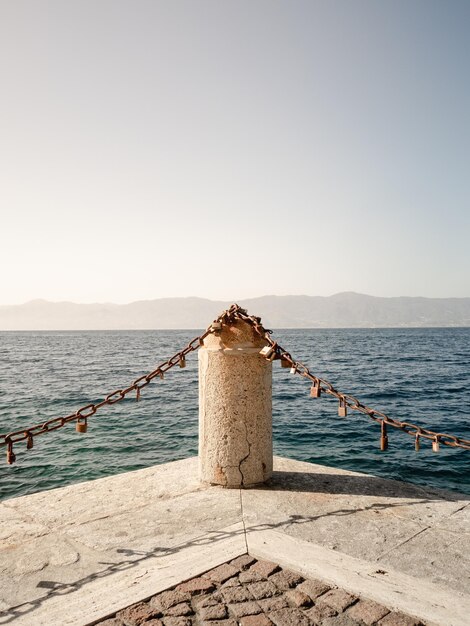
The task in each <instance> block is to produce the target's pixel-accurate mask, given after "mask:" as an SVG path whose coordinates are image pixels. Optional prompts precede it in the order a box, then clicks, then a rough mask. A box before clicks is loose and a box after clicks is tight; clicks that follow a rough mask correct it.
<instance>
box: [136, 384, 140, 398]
mask: <svg viewBox="0 0 470 626" xmlns="http://www.w3.org/2000/svg"><path fill="white" fill-rule="evenodd" d="M139 400H140V387H137V389H136V390H135V401H136V402H138V401H139Z"/></svg>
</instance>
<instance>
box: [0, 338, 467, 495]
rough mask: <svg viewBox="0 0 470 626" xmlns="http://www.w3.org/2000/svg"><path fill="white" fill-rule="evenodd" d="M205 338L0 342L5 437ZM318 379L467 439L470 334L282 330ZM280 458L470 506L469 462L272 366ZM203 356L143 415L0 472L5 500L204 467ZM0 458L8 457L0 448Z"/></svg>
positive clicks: (42, 439)
mask: <svg viewBox="0 0 470 626" xmlns="http://www.w3.org/2000/svg"><path fill="white" fill-rule="evenodd" d="M197 334H199V331H197V330H195V331H190V330H181V331H168V330H156V331H107V332H101V331H94V332H0V432H2V433H5V432H8V431H12V430H16V429H20V428H26V427H27V426H30V425H33V424H38V423H41V422H43V421H45V420H47V419H50V418H52V417H57V416H65V415H68V414H70V413H72V412H74V411H75V410H76V409H77V408H79V407H81V406H82V405H84V404H87V403H90V402H98V401H100V400H101V399H103V397H104V396H105V395H107V394H108V393H110V392H111V391H114V390H115V389H117V388H123V387H126V386H127V385H128V384H130V383H131V382H132V381H133V380H134V379H135V378H137V377H138V376H139V375H141V374H145V373H147V372H148V371H150V370H152V369H154V368H155V366H156V365H158V364H159V363H160V362H161V361H163V360H165V359H166V358H167V357H169V356H171V355H172V354H173V353H175V352H176V351H178V350H179V349H181V348H182V347H184V346H185V345H186V344H187V343H188V341H189V340H190V339H191V338H193V337H194V336H196V335H197ZM274 336H275V338H276V340H278V341H279V343H281V345H282V346H283V347H284V348H286V349H287V350H289V351H290V352H291V353H292V355H293V357H294V358H296V359H297V360H301V361H303V362H305V364H306V365H308V367H309V368H310V370H311V371H312V373H314V374H315V375H317V376H321V377H323V378H326V379H328V380H329V381H331V382H332V383H333V384H334V385H335V386H336V387H337V388H338V389H339V390H341V391H343V392H348V393H351V394H353V395H356V396H357V397H358V398H359V399H360V400H361V401H362V402H364V403H366V404H368V405H370V406H372V407H373V408H376V409H378V410H381V411H384V412H386V413H388V414H389V415H390V416H391V417H395V418H398V419H400V420H406V421H412V422H415V423H418V424H420V425H422V426H425V427H429V428H431V429H433V430H437V431H440V432H449V433H453V434H457V435H459V436H462V437H464V438H466V439H470V329H469V328H442V329H441V328H429V329H326V330H324V329H322V330H318V329H315V330H277V331H275V332H274ZM273 372H274V377H273V423H274V426H273V427H274V449H275V453H276V454H278V455H282V456H287V457H291V458H294V459H299V460H302V461H310V462H314V463H321V464H325V465H331V466H334V467H340V468H345V469H350V470H356V471H360V472H367V473H371V474H375V475H377V476H383V477H387V478H394V479H398V480H405V481H409V482H413V483H417V484H421V485H427V486H432V487H439V488H444V489H450V490H456V491H460V492H463V493H466V494H470V451H465V450H459V449H453V448H447V447H444V446H441V451H440V452H439V453H433V452H432V451H431V446H430V443H428V442H426V441H424V440H423V441H422V446H421V451H420V452H419V453H416V452H415V450H414V439H413V438H412V437H410V436H408V435H406V434H404V433H402V432H400V431H397V430H395V429H389V449H388V451H387V452H380V450H379V437H380V427H379V425H378V424H376V423H374V422H372V421H371V420H370V419H369V418H367V417H365V416H363V415H361V414H356V413H352V412H350V413H349V415H348V417H347V418H346V419H344V418H343V419H342V418H339V417H338V415H337V402H336V401H335V400H334V399H332V398H329V397H327V396H325V397H323V396H322V398H320V399H311V398H309V384H308V382H307V381H305V380H303V379H301V378H300V377H298V376H293V375H291V374H290V373H289V370H288V369H281V367H280V366H279V362H275V363H274V368H273ZM197 420H198V389H197V354H196V353H194V354H193V355H191V356H190V358H189V359H188V362H187V367H186V368H185V369H180V368H178V367H176V368H174V369H173V370H172V371H171V372H169V373H168V374H167V375H166V377H165V379H164V380H160V379H158V378H157V379H155V380H154V381H153V382H152V383H151V384H150V385H148V386H147V387H146V388H145V389H143V391H142V397H141V400H140V402H135V400H134V399H132V398H130V397H129V398H128V399H126V400H124V401H123V402H121V403H118V404H115V405H112V406H108V407H103V409H101V410H100V411H99V412H98V413H97V414H96V415H95V416H94V417H92V418H90V420H89V427H88V433H87V434H86V435H80V434H79V433H76V432H75V427H74V424H69V425H67V426H65V427H64V428H62V429H60V430H57V431H54V432H51V433H47V434H44V435H41V436H39V437H37V438H36V439H35V445H34V448H33V449H32V450H28V451H27V450H26V449H25V445H24V443H22V444H18V445H16V446H15V453H16V455H17V462H16V464H15V465H12V466H8V465H7V464H6V462H4V461H3V459H1V461H0V499H5V498H12V497H15V496H20V495H24V494H30V493H34V492H36V491H41V490H43V489H52V488H55V487H61V486H64V485H70V484H73V483H77V482H81V481H84V480H90V479H93V478H100V477H103V476H110V475H113V474H118V473H121V472H127V471H130V470H135V469H139V468H144V467H149V466H151V465H154V464H157V463H165V462H167V461H174V460H176V459H182V458H185V457H187V456H191V455H195V454H197ZM0 452H1V453H2V454H3V453H4V452H5V448H4V447H2V448H0Z"/></svg>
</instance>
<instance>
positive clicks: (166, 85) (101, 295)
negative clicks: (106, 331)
mask: <svg viewBox="0 0 470 626" xmlns="http://www.w3.org/2000/svg"><path fill="white" fill-rule="evenodd" d="M469 60H470V3H469V2H467V1H462V2H460V1H458V0H450V1H449V0H440V1H436V0H424V1H421V0H381V1H378V0H374V1H372V0H368V1H364V0H324V1H315V0H307V1H303V0H285V1H279V0H237V1H230V0H189V1H185V0H168V1H167V0H67V1H65V2H64V1H63V0H0V81H1V82H0V84H1V88H0V89H1V97H0V268H1V269H0V272H1V274H0V276H1V289H0V304H19V303H22V302H26V301H29V300H32V299H36V298H44V299H48V300H53V301H58V300H72V301H74V302H117V303H124V302H130V301H134V300H143V299H153V298H163V297H177V296H199V297H206V298H211V299H221V300H227V301H235V300H237V299H242V298H250V297H256V296H261V295H267V294H276V295H288V294H289V295H292V294H306V295H324V296H328V295H331V294H334V293H337V292H341V291H357V292H360V293H367V294H371V295H376V296H400V295H405V296H428V297H468V296H470V245H469V235H470V167H469V165H470V117H469V116H470V114H469V112H470V79H469V76H470V74H469V71H468V65H469Z"/></svg>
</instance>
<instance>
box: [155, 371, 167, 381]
mask: <svg viewBox="0 0 470 626" xmlns="http://www.w3.org/2000/svg"><path fill="white" fill-rule="evenodd" d="M157 375H158V376H159V377H160V378H161V379H162V380H163V379H164V377H165V375H164V374H163V372H162V370H158V372H157Z"/></svg>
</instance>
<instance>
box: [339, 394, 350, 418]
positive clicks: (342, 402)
mask: <svg viewBox="0 0 470 626" xmlns="http://www.w3.org/2000/svg"><path fill="white" fill-rule="evenodd" d="M347 414H348V409H347V407H346V400H343V399H342V398H340V400H339V406H338V415H339V417H346V416H347Z"/></svg>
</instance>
